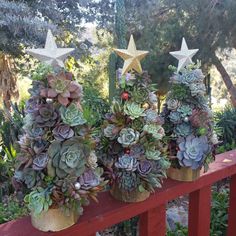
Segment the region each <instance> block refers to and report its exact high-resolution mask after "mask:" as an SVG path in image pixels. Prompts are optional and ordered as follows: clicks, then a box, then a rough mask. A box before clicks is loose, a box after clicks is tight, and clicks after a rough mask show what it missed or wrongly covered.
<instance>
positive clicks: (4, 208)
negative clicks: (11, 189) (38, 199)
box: [0, 197, 28, 224]
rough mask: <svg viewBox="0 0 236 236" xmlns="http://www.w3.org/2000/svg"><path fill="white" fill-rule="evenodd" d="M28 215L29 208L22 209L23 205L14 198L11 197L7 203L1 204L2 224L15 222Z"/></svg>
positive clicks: (0, 222) (0, 216)
mask: <svg viewBox="0 0 236 236" xmlns="http://www.w3.org/2000/svg"><path fill="white" fill-rule="evenodd" d="M27 214H28V210H27V208H26V207H22V204H20V203H19V202H18V201H17V200H16V199H15V198H13V197H9V198H8V201H7V202H5V203H3V202H0V224H2V223H5V222H8V221H10V220H15V219H17V218H20V217H22V216H25V215H27Z"/></svg>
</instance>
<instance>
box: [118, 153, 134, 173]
mask: <svg viewBox="0 0 236 236" xmlns="http://www.w3.org/2000/svg"><path fill="white" fill-rule="evenodd" d="M115 166H116V167H117V168H119V169H124V170H126V171H135V170H136V169H137V166H138V161H137V159H136V158H135V157H133V156H131V155H128V154H125V155H123V156H121V157H119V159H118V161H117V162H116V163H115Z"/></svg>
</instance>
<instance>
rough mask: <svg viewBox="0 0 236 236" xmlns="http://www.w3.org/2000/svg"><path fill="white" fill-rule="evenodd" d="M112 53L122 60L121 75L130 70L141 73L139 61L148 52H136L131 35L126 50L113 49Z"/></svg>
mask: <svg viewBox="0 0 236 236" xmlns="http://www.w3.org/2000/svg"><path fill="white" fill-rule="evenodd" d="M114 51H115V52H116V53H117V54H118V55H119V56H120V57H121V58H122V59H123V60H124V66H123V69H122V75H124V74H125V73H127V72H128V71H130V70H132V69H133V70H135V71H136V72H138V73H140V74H141V73H142V67H141V63H140V61H141V60H142V59H143V58H144V57H145V56H146V55H147V54H148V51H142V50H137V49H136V45H135V42H134V38H133V35H131V36H130V40H129V44H128V48H127V49H114Z"/></svg>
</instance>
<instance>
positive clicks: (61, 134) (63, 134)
mask: <svg viewBox="0 0 236 236" xmlns="http://www.w3.org/2000/svg"><path fill="white" fill-rule="evenodd" d="M52 133H53V135H54V138H55V139H57V140H59V141H63V140H65V139H69V138H71V137H73V136H74V130H73V129H72V128H71V127H70V126H69V125H64V124H60V125H57V126H56V127H55V128H54V129H53V130H52Z"/></svg>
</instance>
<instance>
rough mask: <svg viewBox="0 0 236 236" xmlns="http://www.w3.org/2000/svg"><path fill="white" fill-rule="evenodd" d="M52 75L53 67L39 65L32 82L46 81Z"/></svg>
mask: <svg viewBox="0 0 236 236" xmlns="http://www.w3.org/2000/svg"><path fill="white" fill-rule="evenodd" d="M50 73H52V67H51V66H49V65H46V64H39V66H38V67H37V68H36V69H35V71H34V72H33V74H32V77H31V79H32V80H44V79H45V77H46V76H47V75H48V74H50Z"/></svg>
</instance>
